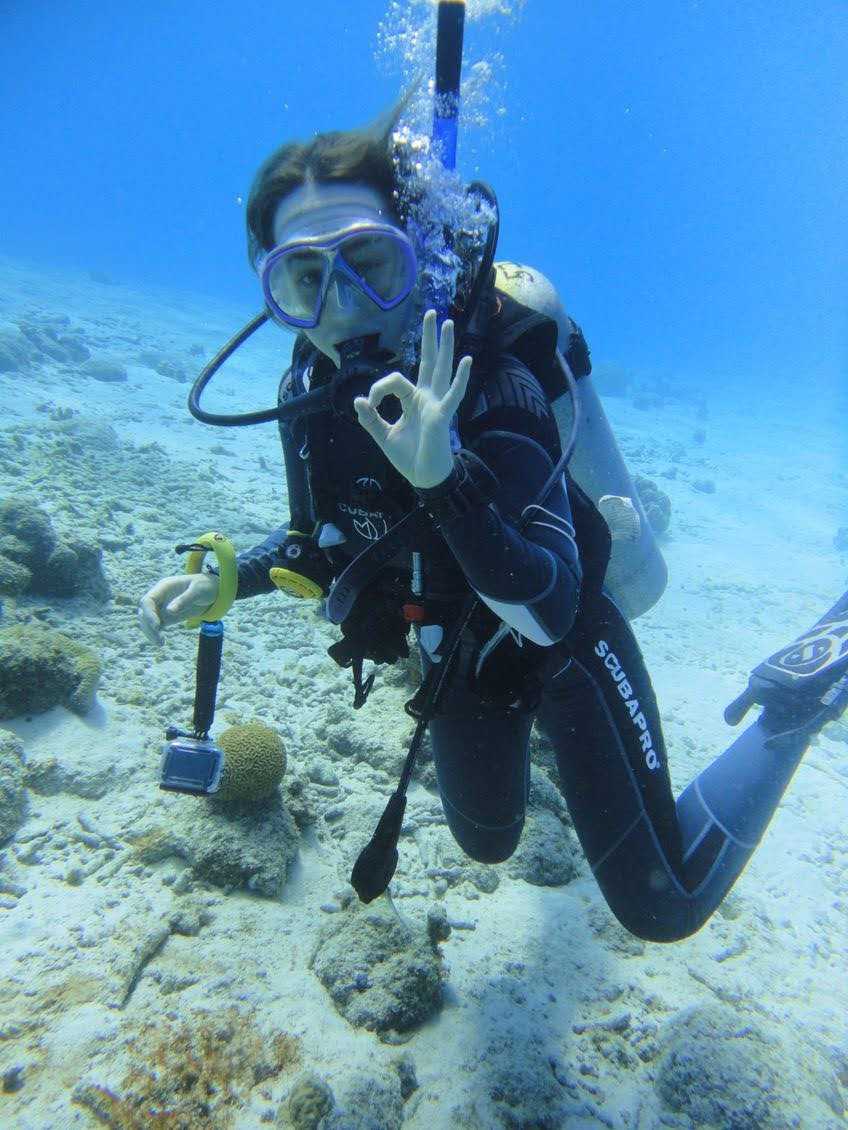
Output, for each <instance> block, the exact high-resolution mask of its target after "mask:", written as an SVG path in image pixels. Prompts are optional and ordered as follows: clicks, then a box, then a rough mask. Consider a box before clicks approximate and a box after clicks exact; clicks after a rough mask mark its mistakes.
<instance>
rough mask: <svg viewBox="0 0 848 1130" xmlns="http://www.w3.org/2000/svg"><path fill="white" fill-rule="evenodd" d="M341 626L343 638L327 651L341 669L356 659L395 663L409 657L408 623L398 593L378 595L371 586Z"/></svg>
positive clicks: (363, 591) (359, 597)
mask: <svg viewBox="0 0 848 1130" xmlns="http://www.w3.org/2000/svg"><path fill="white" fill-rule="evenodd" d="M340 626H341V629H342V636H343V638H342V639H340V640H338V641H337V642H336V643H334V644H331V646H330V647H328V648H327V654H328V655H329V656H330V658H331V659H333V660H334V661H335V662H336V663H338V665H339V666H340V667H350V666H351V665H352V663H353V661H354V660H355V659H360V660H361V659H371V660H373V661H374V662H375V663H396V662H397V661H398V659H406V657H407V656H408V655H409V647H408V645H407V642H406V638H407V636H408V634H409V623H408V621H407V620H406V619H405V618H404V615H403V611H402V608H401V600H400V597H399V595H398V593H397V592H379V591H378V590H377V589H376V588H375V587H374V586H369V587H368V588H365V589H363V590H362V592H361V593H360V594H359V596H358V597H357V600H356V604H354V606H353V610H352V612H351V613H350V615H349V616H348V617H347V618H346V619H345V620H342V622H341V625H340Z"/></svg>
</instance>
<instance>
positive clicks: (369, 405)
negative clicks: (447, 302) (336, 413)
mask: <svg viewBox="0 0 848 1130" xmlns="http://www.w3.org/2000/svg"><path fill="white" fill-rule="evenodd" d="M452 368H453V322H451V321H447V322H445V323H444V325H443V326H442V333H441V340H440V341H439V344H438V349H437V348H436V311H435V310H428V311H427V313H426V314H425V315H424V328H423V331H422V334H421V363H420V364H419V366H418V383H417V384H413V383H412V382H411V381H409V380H407V379H406V377H405V376H404V375H403V374H402V373H389V375H388V376H386V377H381V378H380V380H378V381H375V382H374V384H373V385H372V386H371V391H370V392H369V393H368V396H367V398H366V397H364V396H357V397H356V399H355V400H354V402H353V406H354V408H355V409H356V415H357V418H358V420H359V422H360V424H361V425H362V426H363V428H365V430H366V432H368V434H369V435H370V436H371V438H372V439H373V440H374V442H375V443H376V444H377V445H378V447H380V448H381V449H382V451H383V454H384V455H385V456H386V458H387V459H388V460H389V462H390V463H392V465H393V466H395V467H396V468H397V469H398V471H400V473H401V474H402V475H403V477H404V478H405V479H408V480H409V482H410V483H412V485H413V486H414V487H421V488H426V487H434V486H438V484H439V483H443V482H444V481H445V479H446V478H447V477H448V475H449V474H450V473H451V471H452V470H453V463H454V460H453V453H452V451H451V445H450V423H451V420H452V418H453V415H454V413H455V412H456V410H457V408H458V407H459V405H460V403H461V401H462V398H463V396H465V390H466V389H467V387H468V377H469V375H470V373H471V358H470V357H463V358H462V360H461V361H460V362H459V364H458V365H457V367H456V376H455V377H454V379H453V383H451V369H452ZM387 396H396V397H397V398H398V400H399V401H400V403H401V408H402V410H403V411H402V413H401V417H400V419H399V420H397V421H396V423H394V424H387V423H386V421H385V420H384V419H383V418H382V416H380V414H379V413H378V411H377V409H378V408H379V407H380V404H381V403H382V401H383V399H384V398H385V397H387Z"/></svg>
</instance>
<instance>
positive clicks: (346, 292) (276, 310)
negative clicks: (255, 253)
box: [257, 222, 418, 329]
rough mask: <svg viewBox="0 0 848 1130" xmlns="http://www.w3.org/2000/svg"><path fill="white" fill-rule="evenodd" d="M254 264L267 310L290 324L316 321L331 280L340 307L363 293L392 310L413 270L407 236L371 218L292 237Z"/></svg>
mask: <svg viewBox="0 0 848 1130" xmlns="http://www.w3.org/2000/svg"><path fill="white" fill-rule="evenodd" d="M257 266H258V271H259V277H260V280H261V282H262V292H263V294H264V296H265V302H266V304H267V306H268V309H269V310H270V311H271V313H272V315H273V316H274V317H275V318H276V319H277V320H278V321H280V322H282V323H283V324H284V325H287V326H291V327H292V328H293V329H313V328H314V327H315V326H317V325H318V323H319V321H320V319H321V312H322V310H323V308H324V303H325V300H326V297H327V293H328V291H329V289H330V286H331V285H332V284H333V283H335V285H336V289H337V295H338V304H339V305H340V306H342V307H345V306H348V305H351V304H354V303H355V302H356V301H357V300H358V297H359V295H364V296H365V297H366V298H368V299H370V301H371V302H373V303H374V304H375V305H376V306H377V307H379V309H380V310H393V309H394V308H395V307H396V306H398V305H400V303H401V302H403V300H404V299H405V298H406V297H407V296H408V295H409V294H410V293H411V291H412V289H413V287H414V286H415V281H416V278H417V273H418V263H417V261H416V258H415V251H414V249H413V247H412V243H411V242H410V240H409V238H408V237H407V235H406V234H405V233H404V232H403V231H401V229H400V228H396V227H394V226H393V225H392V224H384V223H372V222H357V223H353V224H350V225H348V226H346V227H345V228H343V229H341V230H337V231H334V232H329V233H322V234H319V235H301V236H295V237H293V238H290V239H288V240H286V241H285V243H281V244H279V245H278V246H277V247H275V248H273V250H271V251H269V252H267V254H266V255H264V256H263V258H262V259H261V260H260V262H259V263H258V265H257Z"/></svg>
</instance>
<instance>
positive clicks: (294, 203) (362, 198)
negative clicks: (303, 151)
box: [274, 181, 415, 365]
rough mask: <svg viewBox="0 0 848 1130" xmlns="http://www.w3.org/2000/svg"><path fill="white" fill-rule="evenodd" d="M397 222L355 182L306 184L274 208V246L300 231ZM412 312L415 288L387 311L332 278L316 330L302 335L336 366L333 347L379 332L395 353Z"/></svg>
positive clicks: (376, 194) (383, 202) (374, 196)
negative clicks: (275, 209)
mask: <svg viewBox="0 0 848 1130" xmlns="http://www.w3.org/2000/svg"><path fill="white" fill-rule="evenodd" d="M361 221H365V222H368V223H383V224H393V225H394V224H396V221H395V219H394V218H393V215H392V211H391V209H390V207H389V205H388V202H387V201H386V200H385V199H384V198H383V197H382V196H381V194H380V193H379V192H377V191H376V190H375V189H373V188H370V187H368V186H366V185H362V184H356V183H354V182H346V181H343V182H335V183H333V184H315V183H308V184H305V185H303V186H301V187H300V188H298V189H296V190H295V191H294V192H292V193H290V194H289V195H288V196H286V197H284V198H283V199H282V200H281V201H280V203H279V204H278V206H277V211H276V213H275V214H274V243H275V244H276V245H278V246H279V245H280V244H283V243H286V242H287V241H288V240H291V239H294V238H296V237H297V236H298V235H299V234H300V233H301V232H302V231H304V230H306V231H309V233H310V234H312V235H315V234H318V233H322V232H327V233H331V232H336V231H339V230H340V229H343V228H345V227H346V226H347V225H348V224H352V223H357V222H361ZM414 310H415V289H414V288H413V290H412V292H411V293H410V294H408V295H407V296H406V298H404V299H403V301H402V302H400V303H399V304H398V305H397V306H395V307H394V308H393V309H391V310H381V309H380V307H379V306H378V305H377V304H376V303H375V302H373V301H372V300H371V299H370V298H369V297H368V296H367V295H366V294H364V293H362V291H361V290H359V289H358V288H357V287H355V286H353V285H351V284H350V282H349V281H347V280H346V279H344V278H343V277H341V276H339V275H338V274H334V275H333V276H332V277H331V280H330V283H329V286H328V288H327V292H326V295H325V297H324V301H323V305H322V307H321V314H320V318H319V321H318V324H317V326H314V327H312V328H308V329H303V330H302V331H301V332H302V333H304V334H305V336H306V337H307V338H308V339H309V340H310V341H311V342H312V344H313V345H314V346H315V347H316V348H317V349H320V351H321V352H322V353H324V354H325V355H326V356H327V357H329V358H330V359H331V360H332V361H333V362H334V364H336V365H338V364H339V352H338V349H337V348H336V346H337V345H338V344H339V343H340V342H344V341H349V340H350V339H351V338H355V337H364V336H366V335H368V334H379V335H380V345H381V346H382V347H383V348H385V349H390V350H392V351H393V352H394V351H396V350H397V349H398V348H399V346H400V342H401V339H402V337H403V334H404V331H405V330H406V329H407V327H408V325H409V322H410V318H411V317H412V315H413V313H414Z"/></svg>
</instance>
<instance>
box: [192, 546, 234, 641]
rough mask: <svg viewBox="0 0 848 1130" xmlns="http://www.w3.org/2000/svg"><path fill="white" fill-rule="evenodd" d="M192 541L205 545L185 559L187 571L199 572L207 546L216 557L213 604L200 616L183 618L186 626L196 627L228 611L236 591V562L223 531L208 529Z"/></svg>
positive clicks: (222, 615)
mask: <svg viewBox="0 0 848 1130" xmlns="http://www.w3.org/2000/svg"><path fill="white" fill-rule="evenodd" d="M192 544H193V545H202V546H205V547H206V548H205V549H193V550H192V551H191V553H189V555H188V559H187V561H186V572H187V573H199V572H200V570H201V569H202V568H203V559H204V558H205V557H206V554H207V553H208V552H209V550H210V549H211V550H212V552H213V553H214V554H215V557H216V558H217V560H218V595H217V596H216V597H215V601H214V603H213V604H211V605H210V606H209V608H207V609H206V611H205V612H204V613H203V615H202V616H193V617H192V618H191V619H190V620H186V627H188V628H199V627H200V625H201V623H202V622H203V621H204V620H206V621H207V622H208V621H211V620H221V619H223V617H224V616H226V614H227V613H228V612H229V610H230V609H231V608H232V606H233V601H234V600H235V599H236V592H237V591H238V567H237V566H236V549H235V546H234V545H233V543H232V542H231V541H230V539H229V538H227V537H224V535H223V534H217V533H214V532H213V533H209V534H204V535H203V536H202V537H199V538H195V539H194V542H193V543H192Z"/></svg>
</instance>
